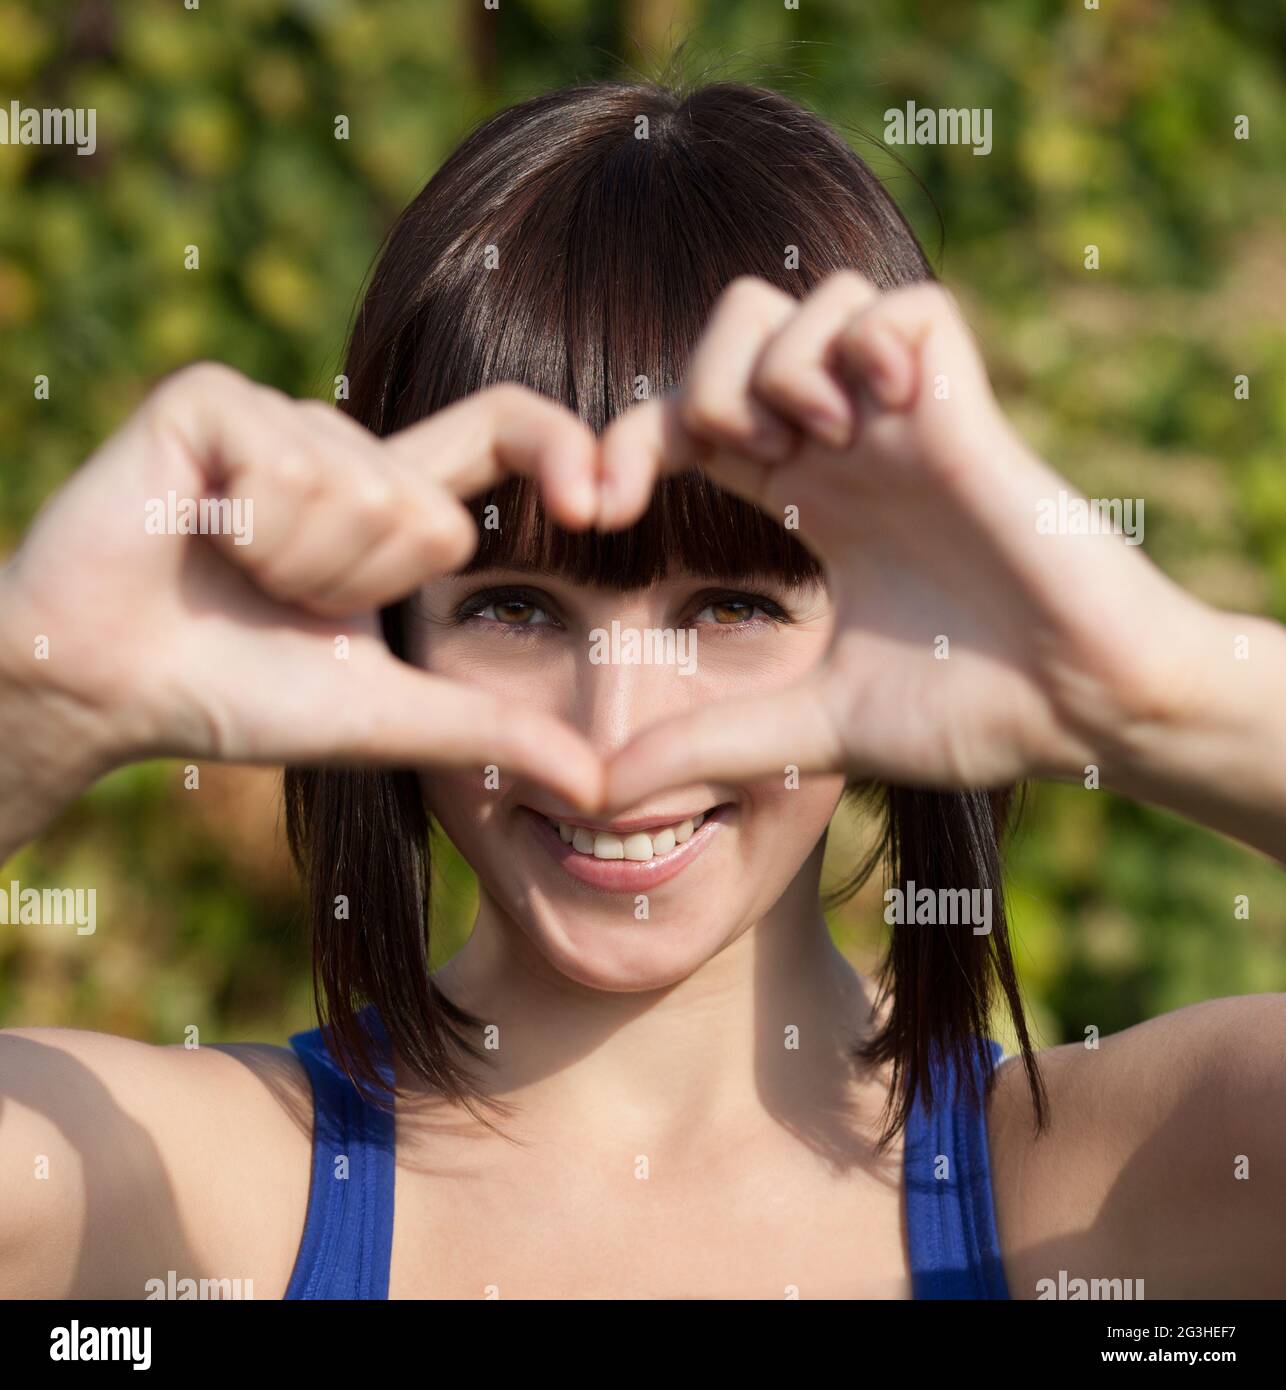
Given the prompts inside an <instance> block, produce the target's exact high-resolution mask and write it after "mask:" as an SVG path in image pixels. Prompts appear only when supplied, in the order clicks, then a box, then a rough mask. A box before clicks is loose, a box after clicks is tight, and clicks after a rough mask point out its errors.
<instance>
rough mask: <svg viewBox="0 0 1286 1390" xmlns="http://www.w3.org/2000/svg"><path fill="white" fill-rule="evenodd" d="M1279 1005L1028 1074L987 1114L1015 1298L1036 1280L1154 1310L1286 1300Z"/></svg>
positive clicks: (1050, 1057) (1219, 1007) (1042, 1060)
mask: <svg viewBox="0 0 1286 1390" xmlns="http://www.w3.org/2000/svg"><path fill="white" fill-rule="evenodd" d="M1284 1055H1286V995H1282V994H1263V995H1248V996H1242V997H1236V998H1229V999H1216V1000H1211V1001H1209V1002H1206V1003H1201V1004H1194V1005H1192V1006H1190V1007H1188V1008H1184V1009H1178V1010H1176V1011H1174V1012H1173V1013H1169V1014H1164V1015H1162V1016H1161V1017H1159V1018H1156V1019H1152V1020H1150V1021H1148V1022H1146V1023H1142V1024H1139V1025H1138V1026H1136V1027H1134V1028H1129V1029H1126V1030H1125V1031H1124V1032H1121V1033H1116V1034H1112V1035H1110V1036H1108V1037H1105V1038H1102V1039H1101V1040H1099V1041H1098V1042H1097V1045H1096V1046H1087V1045H1086V1044H1083V1043H1069V1044H1066V1045H1064V1046H1062V1047H1055V1048H1051V1049H1049V1050H1048V1051H1045V1052H1042V1053H1040V1054H1038V1057H1039V1064H1040V1070H1041V1075H1042V1076H1043V1078H1044V1081H1045V1085H1046V1088H1047V1092H1048V1097H1049V1105H1050V1125H1049V1128H1048V1130H1047V1131H1046V1132H1045V1133H1044V1134H1043V1135H1039V1136H1037V1135H1036V1134H1035V1132H1034V1125H1033V1119H1034V1115H1033V1107H1032V1101H1031V1096H1030V1092H1029V1089H1028V1085H1027V1078H1026V1074H1025V1072H1024V1070H1023V1068H1022V1065H1021V1060H1020V1059H1018V1058H1008V1059H1006V1060H1005V1062H1004V1063H1003V1064H1002V1065H1001V1067H1000V1068H999V1070H998V1071H997V1074H996V1079H995V1084H994V1087H993V1090H992V1093H991V1097H990V1102H989V1108H988V1134H989V1141H990V1149H991V1162H992V1186H993V1191H994V1193H995V1203H996V1216H997V1223H998V1226H999V1229H1000V1237H1001V1244H1002V1247H1003V1250H1004V1256H1005V1268H1006V1271H1007V1273H1008V1275H1009V1282H1010V1288H1011V1291H1012V1293H1013V1295H1014V1297H1016V1298H1034V1297H1037V1296H1038V1289H1037V1284H1038V1281H1039V1280H1042V1279H1052V1280H1055V1281H1057V1280H1058V1278H1059V1275H1060V1271H1067V1277H1068V1278H1069V1279H1071V1278H1084V1279H1091V1278H1099V1279H1122V1280H1124V1279H1133V1280H1142V1281H1144V1293H1143V1295H1142V1296H1146V1297H1149V1298H1165V1297H1173V1298H1185V1297H1196V1296H1207V1297H1243V1296H1244V1297H1255V1296H1258V1297H1280V1296H1282V1295H1283V1294H1286V1227H1283V1225H1282V1223H1281V1221H1280V1220H1279V1219H1278V1218H1277V1217H1275V1216H1274V1212H1275V1211H1276V1209H1277V1203H1278V1201H1279V1199H1278V1198H1277V1197H1275V1196H1274V1193H1280V1191H1281V1185H1282V1183H1283V1182H1286V1073H1284V1072H1283V1067H1282V1058H1283V1056H1284Z"/></svg>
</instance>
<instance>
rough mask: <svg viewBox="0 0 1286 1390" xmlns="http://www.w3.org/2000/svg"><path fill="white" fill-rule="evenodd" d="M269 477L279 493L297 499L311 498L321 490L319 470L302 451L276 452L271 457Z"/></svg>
mask: <svg viewBox="0 0 1286 1390" xmlns="http://www.w3.org/2000/svg"><path fill="white" fill-rule="evenodd" d="M271 477H272V483H273V486H274V487H275V488H277V489H278V490H279V491H281V492H287V493H293V494H295V495H296V496H299V497H308V496H313V495H314V494H316V493H317V492H320V490H321V474H320V470H319V469H318V467H317V465H316V463H315V462H314V461H313V460H312V459H311V458H310V457H309V456H308V454H306V453H305V452H304V451H303V450H302V449H289V448H286V449H280V450H278V451H277V452H276V453H275V454H274V455H273V460H272V464H271Z"/></svg>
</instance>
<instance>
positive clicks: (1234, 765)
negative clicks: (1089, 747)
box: [1099, 601, 1286, 860]
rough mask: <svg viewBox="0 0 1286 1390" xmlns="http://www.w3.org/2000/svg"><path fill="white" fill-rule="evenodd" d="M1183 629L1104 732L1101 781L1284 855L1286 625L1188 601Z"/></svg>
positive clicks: (1129, 794)
mask: <svg viewBox="0 0 1286 1390" xmlns="http://www.w3.org/2000/svg"><path fill="white" fill-rule="evenodd" d="M1182 631H1183V640H1182V642H1181V643H1180V647H1181V652H1182V661H1181V665H1179V666H1178V667H1175V668H1172V669H1171V670H1170V671H1169V672H1165V671H1162V672H1159V673H1158V675H1157V678H1156V680H1155V681H1154V682H1153V683H1152V684H1151V686H1150V687H1149V688H1148V689H1147V690H1146V691H1145V692H1143V695H1142V698H1140V699H1136V700H1134V701H1128V700H1127V701H1125V702H1124V705H1123V707H1124V709H1125V711H1126V717H1125V718H1123V719H1122V720H1121V721H1120V723H1119V726H1117V727H1116V728H1114V729H1113V730H1111V731H1108V732H1107V733H1106V734H1105V735H1104V736H1103V737H1102V739H1101V743H1100V745H1099V755H1100V757H1101V781H1102V785H1104V786H1106V787H1109V788H1110V789H1112V790H1114V791H1118V792H1121V793H1123V794H1124V795H1127V796H1130V797H1132V798H1133V799H1135V800H1140V801H1148V802H1152V803H1154V804H1156V805H1159V806H1164V807H1166V808H1168V809H1170V810H1173V811H1177V812H1179V813H1180V814H1182V815H1185V816H1188V817H1189V818H1191V819H1193V820H1195V821H1197V822H1198V823H1200V824H1203V825H1207V826H1209V827H1211V828H1212V829H1216V830H1220V831H1223V832H1224V833H1226V834H1229V835H1232V836H1234V837H1235V838H1238V839H1241V840H1243V841H1245V842H1246V843H1248V844H1252V845H1255V846H1256V847H1257V848H1259V849H1262V850H1264V851H1266V852H1267V853H1270V854H1273V855H1275V856H1276V857H1278V858H1282V859H1284V860H1286V713H1284V712H1283V704H1284V703H1286V628H1283V627H1282V626H1281V625H1280V624H1279V623H1276V622H1273V621H1272V620H1271V619H1267V618H1261V617H1254V616H1251V615H1248V614H1240V613H1225V612H1221V611H1219V610H1216V609H1211V608H1208V607H1206V606H1205V605H1202V604H1198V603H1196V602H1195V601H1190V602H1189V605H1188V606H1187V607H1186V611H1185V613H1184V615H1183V627H1182Z"/></svg>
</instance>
